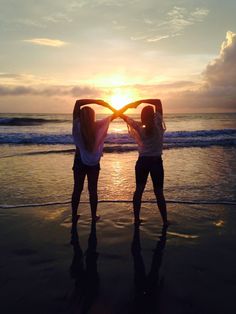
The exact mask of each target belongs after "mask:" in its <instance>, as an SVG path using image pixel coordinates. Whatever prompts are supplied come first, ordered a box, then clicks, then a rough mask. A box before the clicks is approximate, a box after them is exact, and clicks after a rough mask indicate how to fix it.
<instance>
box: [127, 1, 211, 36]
mask: <svg viewBox="0 0 236 314" xmlns="http://www.w3.org/2000/svg"><path fill="white" fill-rule="evenodd" d="M209 12H210V11H209V10H208V9H206V8H195V9H194V10H193V11H189V10H188V9H187V8H184V7H177V6H174V7H173V8H172V9H171V10H169V11H168V12H167V13H166V15H165V18H164V19H161V18H159V19H158V22H156V21H155V19H152V18H151V17H145V18H144V20H143V24H144V26H143V28H144V31H143V32H141V33H138V34H136V35H133V36H131V40H144V41H146V42H157V41H160V40H162V39H167V38H173V37H176V36H180V35H182V33H183V31H184V30H185V29H186V28H187V27H189V26H191V25H194V24H196V23H200V22H203V21H204V19H205V18H206V16H207V15H208V14H209Z"/></svg>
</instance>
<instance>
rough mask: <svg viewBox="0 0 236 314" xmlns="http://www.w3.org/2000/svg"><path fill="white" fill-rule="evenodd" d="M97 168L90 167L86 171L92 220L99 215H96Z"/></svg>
mask: <svg viewBox="0 0 236 314" xmlns="http://www.w3.org/2000/svg"><path fill="white" fill-rule="evenodd" d="M99 171H100V170H99V168H97V169H91V171H89V172H88V174H87V175H88V190H89V202H90V208H91V216H92V219H93V220H94V221H97V220H98V219H99V218H100V217H99V216H97V205H98V192H97V189H98V177H99Z"/></svg>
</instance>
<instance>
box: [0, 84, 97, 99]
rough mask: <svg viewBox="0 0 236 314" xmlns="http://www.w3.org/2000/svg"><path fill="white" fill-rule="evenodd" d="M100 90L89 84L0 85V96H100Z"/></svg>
mask: <svg viewBox="0 0 236 314" xmlns="http://www.w3.org/2000/svg"><path fill="white" fill-rule="evenodd" d="M101 94H102V93H101V90H100V89H98V88H96V87H90V86H43V87H42V86H23V85H18V86H10V85H8V86H6V85H0V96H22V95H24V96H27V95H31V96H51V97H54V96H55V97H58V96H71V97H101Z"/></svg>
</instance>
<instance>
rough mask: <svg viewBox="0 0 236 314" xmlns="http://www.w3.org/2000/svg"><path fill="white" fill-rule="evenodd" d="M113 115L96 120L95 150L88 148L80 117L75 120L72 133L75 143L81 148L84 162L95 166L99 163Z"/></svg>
mask: <svg viewBox="0 0 236 314" xmlns="http://www.w3.org/2000/svg"><path fill="white" fill-rule="evenodd" d="M110 122H111V116H109V117H107V118H105V119H102V120H99V121H96V122H95V146H94V150H93V152H89V151H87V150H86V148H85V145H84V141H83V137H82V134H81V131H80V121H79V118H77V119H74V120H73V128H72V135H73V139H74V144H75V146H76V147H77V148H79V151H80V156H81V159H82V162H83V163H84V164H85V165H87V166H95V165H97V164H98V163H99V161H100V158H101V157H102V153H103V146H104V140H105V137H106V135H107V131H108V128H109V123H110Z"/></svg>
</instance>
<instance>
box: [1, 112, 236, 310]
mask: <svg viewBox="0 0 236 314" xmlns="http://www.w3.org/2000/svg"><path fill="white" fill-rule="evenodd" d="M166 120H167V121H166V122H167V132H166V135H165V137H164V151H163V162H164V169H165V196H166V199H167V208H168V215H169V220H170V222H171V224H170V226H169V228H168V229H167V230H162V223H161V219H160V215H159V212H158V209H157V206H156V204H155V197H154V194H153V188H152V183H151V181H150V178H149V180H148V183H147V186H146V189H145V192H144V195H143V201H144V202H143V204H142V208H141V218H142V219H143V222H142V224H141V225H140V227H139V229H137V228H135V227H134V225H133V216H132V202H131V201H132V195H133V191H134V188H135V180H134V166H135V162H136V160H137V148H136V146H135V144H134V143H133V142H132V140H131V139H130V137H129V136H128V135H127V128H126V125H125V124H124V123H123V122H122V121H121V120H117V122H114V123H113V124H111V127H110V129H109V134H108V136H107V139H106V142H105V148H104V156H103V157H102V159H101V172H100V178H99V186H98V192H99V200H100V203H99V206H98V213H99V215H101V219H100V221H99V222H98V223H97V225H96V228H95V226H93V225H91V219H90V209H89V204H88V191H87V184H85V187H84V191H83V194H82V197H81V201H82V203H81V204H80V206H79V214H80V215H81V217H80V220H79V221H78V226H77V234H76V232H73V236H72V235H71V223H70V222H71V208H70V198H71V193H72V188H73V176H72V170H71V169H72V165H73V158H74V146H73V143H72V137H71V117H70V116H68V115H57V116H52V115H44V116H43V115H41V116H37V115H34V116H32V115H31V116H30V115H26V116H22V115H18V116H16V117H14V116H13V115H12V116H7V115H6V114H5V115H1V117H0V146H1V155H0V191H1V193H0V217H1V219H0V237H1V242H0V243H1V262H0V269H1V277H0V278H1V279H0V280H1V281H0V284H1V303H0V304H1V305H0V312H1V313H4V314H8V313H17V314H18V313H40V314H41V313H46V314H47V313H48V314H49V313H50V314H51V313H105V314H106V313H111V314H113V313H163V314H166V313H171V314H173V313H174V314H179V313H186V314H191V313H194V314H204V313H206V314H211V313H219V314H221V313H224V314H225V313H230V314H231V313H234V312H235V309H236V306H235V300H234V295H235V292H236V272H235V262H236V253H235V240H236V239H235V215H236V211H235V209H236V202H235V200H236V193H235V191H236V164H235V158H236V150H235V145H236V129H235V115H234V114H232V115H229V114H228V115H227V114H224V115H219V114H216V115H214V114H211V115H209V114H208V115H207V114H206V115H177V116H174V115H169V116H167V119H166ZM115 121H116V120H115Z"/></svg>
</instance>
